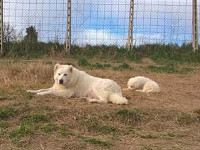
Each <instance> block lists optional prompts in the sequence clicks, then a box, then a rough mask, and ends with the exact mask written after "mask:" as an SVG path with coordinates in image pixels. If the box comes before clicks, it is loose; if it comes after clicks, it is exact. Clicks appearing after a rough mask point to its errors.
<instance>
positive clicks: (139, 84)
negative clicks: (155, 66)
mask: <svg viewBox="0 0 200 150" xmlns="http://www.w3.org/2000/svg"><path fill="white" fill-rule="evenodd" d="M127 86H128V90H135V91H138V92H145V93H150V92H159V91H160V87H159V85H158V83H156V82H155V81H153V80H151V79H149V78H146V77H143V76H137V77H134V78H130V79H129V80H128V83H127Z"/></svg>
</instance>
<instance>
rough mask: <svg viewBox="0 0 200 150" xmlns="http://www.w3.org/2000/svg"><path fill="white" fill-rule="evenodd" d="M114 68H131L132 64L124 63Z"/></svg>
mask: <svg viewBox="0 0 200 150" xmlns="http://www.w3.org/2000/svg"><path fill="white" fill-rule="evenodd" d="M113 69H114V70H131V69H132V68H131V66H130V65H129V64H126V63H123V64H122V65H119V66H117V67H113Z"/></svg>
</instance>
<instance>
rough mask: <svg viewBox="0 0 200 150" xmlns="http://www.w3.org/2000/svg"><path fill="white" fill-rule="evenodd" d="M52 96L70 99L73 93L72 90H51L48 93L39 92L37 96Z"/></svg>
mask: <svg viewBox="0 0 200 150" xmlns="http://www.w3.org/2000/svg"><path fill="white" fill-rule="evenodd" d="M48 94H52V95H55V96H62V97H72V96H73V94H74V92H73V91H72V90H55V89H51V90H49V91H44V92H39V93H37V95H48Z"/></svg>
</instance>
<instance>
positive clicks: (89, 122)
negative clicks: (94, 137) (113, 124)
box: [81, 117, 101, 132]
mask: <svg viewBox="0 0 200 150" xmlns="http://www.w3.org/2000/svg"><path fill="white" fill-rule="evenodd" d="M81 124H82V125H84V126H85V127H86V128H87V129H88V131H89V132H90V131H95V132H98V131H99V128H100V127H101V123H100V122H99V120H98V118H96V117H89V118H83V120H81Z"/></svg>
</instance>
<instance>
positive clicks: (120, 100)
mask: <svg viewBox="0 0 200 150" xmlns="http://www.w3.org/2000/svg"><path fill="white" fill-rule="evenodd" d="M109 101H110V102H112V103H115V104H119V105H124V104H128V100H127V99H126V98H125V97H123V96H122V95H121V94H118V93H113V94H111V95H110V97H109Z"/></svg>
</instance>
